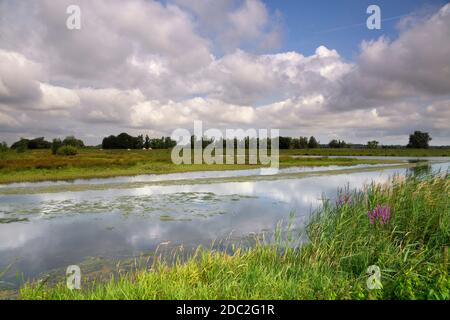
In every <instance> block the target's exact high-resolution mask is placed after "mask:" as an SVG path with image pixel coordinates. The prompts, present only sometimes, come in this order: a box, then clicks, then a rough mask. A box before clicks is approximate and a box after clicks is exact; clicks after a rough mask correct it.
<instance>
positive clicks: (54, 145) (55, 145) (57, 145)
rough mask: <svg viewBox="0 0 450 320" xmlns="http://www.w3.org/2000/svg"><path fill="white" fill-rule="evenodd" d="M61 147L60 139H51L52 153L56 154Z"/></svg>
mask: <svg viewBox="0 0 450 320" xmlns="http://www.w3.org/2000/svg"><path fill="white" fill-rule="evenodd" d="M62 145H63V143H62V141H61V139H59V138H56V139H53V142H52V153H53V154H56V153H57V152H58V149H59V148H61V147H62Z"/></svg>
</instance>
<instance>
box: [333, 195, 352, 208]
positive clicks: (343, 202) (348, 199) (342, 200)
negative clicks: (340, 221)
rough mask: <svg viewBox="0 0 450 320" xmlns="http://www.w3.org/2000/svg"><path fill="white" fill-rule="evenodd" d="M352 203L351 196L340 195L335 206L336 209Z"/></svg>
mask: <svg viewBox="0 0 450 320" xmlns="http://www.w3.org/2000/svg"><path fill="white" fill-rule="evenodd" d="M351 203H352V199H351V196H350V195H349V194H343V195H342V194H341V195H340V196H339V197H338V198H337V199H336V206H337V207H342V206H344V205H346V204H348V205H350V204H351Z"/></svg>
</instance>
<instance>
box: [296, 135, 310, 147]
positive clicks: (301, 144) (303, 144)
mask: <svg viewBox="0 0 450 320" xmlns="http://www.w3.org/2000/svg"><path fill="white" fill-rule="evenodd" d="M298 144H299V148H300V149H306V148H308V138H307V137H300V138H299V139H298Z"/></svg>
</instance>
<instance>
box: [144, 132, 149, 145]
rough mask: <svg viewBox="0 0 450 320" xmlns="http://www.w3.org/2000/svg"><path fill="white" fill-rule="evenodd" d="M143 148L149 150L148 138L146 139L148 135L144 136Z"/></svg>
mask: <svg viewBox="0 0 450 320" xmlns="http://www.w3.org/2000/svg"><path fill="white" fill-rule="evenodd" d="M144 148H145V149H148V148H150V138H149V137H148V134H146V135H145V142H144Z"/></svg>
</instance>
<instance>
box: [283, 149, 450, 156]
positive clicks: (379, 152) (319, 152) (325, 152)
mask: <svg viewBox="0 0 450 320" xmlns="http://www.w3.org/2000/svg"><path fill="white" fill-rule="evenodd" d="M285 154H292V155H294V154H295V155H316V156H379V157H380V156H389V157H450V148H430V149H407V148H392V149H391V148H386V149H383V148H377V149H368V148H364V149H363V148H339V149H333V148H321V149H293V150H285Z"/></svg>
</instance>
